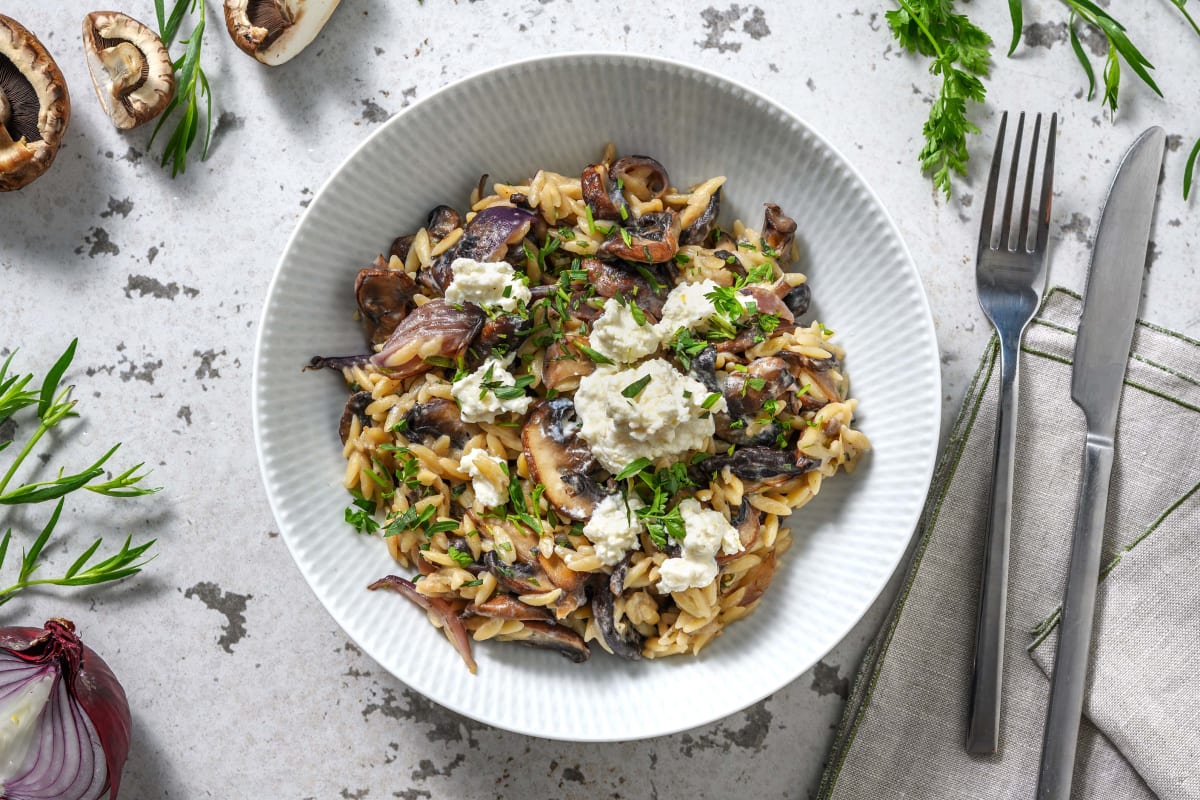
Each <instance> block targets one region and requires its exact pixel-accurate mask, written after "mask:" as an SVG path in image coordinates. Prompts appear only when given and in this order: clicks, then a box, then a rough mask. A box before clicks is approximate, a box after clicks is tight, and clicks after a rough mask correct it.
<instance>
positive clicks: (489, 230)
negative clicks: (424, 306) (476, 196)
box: [417, 206, 537, 294]
mask: <svg viewBox="0 0 1200 800" xmlns="http://www.w3.org/2000/svg"><path fill="white" fill-rule="evenodd" d="M535 219H537V215H535V214H534V213H533V212H530V211H526V210H525V209H523V208H515V207H513V206H488V207H487V208H485V209H483V210H482V211H480V212H479V213H478V214H476V215H475V216H474V217H473V218H472V219H471V221H470V222H468V223H467V227H466V228H464V229H463V235H462V238H461V239H459V240H458V243H457V244H455V245H454V246H453V247H451V248H450V249H449V250H447V251H446V252H445V253H443V254H442V255H440V256H438V258H437V260H436V261H434V262H433V264H431V265H430V267H429V269H427V270H422V274H420V275H418V276H417V277H418V280H420V281H421V282H422V283H424V284H425V285H426V286H427V287H429V288H431V289H436V290H437V291H438V292H439V293H442V294H444V293H445V292H446V287H447V286H449V285H450V281H452V280H454V272H453V270H452V269H451V268H450V265H451V264H453V263H454V259H456V258H470V259H473V260H475V261H499V260H500V259H502V258H504V256H505V255H506V254H507V252H508V246H509V245H510V244H516V243H517V242H519V241H521V239H523V238H525V234H526V233H528V232H529V226H530V225H532V224H533V222H534V220H535Z"/></svg>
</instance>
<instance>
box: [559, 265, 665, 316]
mask: <svg viewBox="0 0 1200 800" xmlns="http://www.w3.org/2000/svg"><path fill="white" fill-rule="evenodd" d="M579 266H580V268H581V269H585V270H587V274H588V283H589V284H590V285H591V286H592V287H593V288H594V289H595V290H596V294H597V295H599V296H600V297H604V298H609V297H622V298H625V299H626V300H632V301H633V302H635V303H637V306H638V308H640V309H641V310H642V311H644V312H646V313H647V314H649V315H650V316H652V317H654V320H653V321H654V322H657V321H658V319H659V318H660V317H661V316H662V310H663V303H665V302H666V298H667V291H668V287H669V286H671V285H673V284H672V281H671V279H670V276H668V275H667V274H666V271H665V270H664V269H663V268H662V266H661V265H657V264H654V265H650V266H641V265H633V264H621V263H620V262H612V261H601V260H600V259H598V258H585V259H584V260H583V262H582V263H581V264H580V265H579ZM638 266H641V269H640V270H639V269H638ZM643 271H644V272H645V273H646V274H644V275H643V274H642V272H643Z"/></svg>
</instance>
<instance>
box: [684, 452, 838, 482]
mask: <svg viewBox="0 0 1200 800" xmlns="http://www.w3.org/2000/svg"><path fill="white" fill-rule="evenodd" d="M820 465H821V462H819V461H817V460H815V459H812V458H809V457H808V456H805V455H803V454H802V453H796V454H793V453H789V452H788V451H786V450H777V449H775V448H773V447H742V448H739V449H737V450H734V451H733V453H732V454H726V453H718V454H717V455H715V456H709V457H708V458H706V459H704V460H703V461H701V462H700V463H698V464H694V465H692V466H691V467H689V468H688V477H689V478H691V479H692V481H693V482H695V483H697V484H700V485H702V486H703V485H705V484H707V483H708V481H709V478H710V476H712V475H713V474H714V473H717V472H720V471H721V470H723V469H725V468H726V467H728V468H729V471H730V472H731V473H732V474H733V475H735V476H737V477H738V478H740V479H741V480H742V481H744V482H746V483H747V487H746V488H747V490H752V488H753V489H756V488H759V487H761V486H772V485H775V484H779V483H783V482H784V481H786V480H788V479H789V478H794V477H795V476H797V475H803V474H804V473H806V472H810V471H812V470H814V469H816V468H817V467H819V466H820Z"/></svg>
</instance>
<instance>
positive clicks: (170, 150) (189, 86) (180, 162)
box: [150, 0, 213, 178]
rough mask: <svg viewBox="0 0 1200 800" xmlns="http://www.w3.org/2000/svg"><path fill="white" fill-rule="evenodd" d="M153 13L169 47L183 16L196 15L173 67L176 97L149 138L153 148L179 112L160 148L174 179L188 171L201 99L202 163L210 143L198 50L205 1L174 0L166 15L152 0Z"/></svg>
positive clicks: (208, 96) (208, 99) (208, 97)
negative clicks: (184, 47) (159, 136)
mask: <svg viewBox="0 0 1200 800" xmlns="http://www.w3.org/2000/svg"><path fill="white" fill-rule="evenodd" d="M154 11H155V16H156V18H157V20H158V27H159V36H160V37H161V38H162V40H163V43H164V44H165V45H166V46H167V47H168V48H170V46H171V44H172V43H173V42H174V41H175V36H176V34H177V33H178V32H179V26H180V24H181V23H182V21H183V17H184V15H185V14H186V13H188V12H190V13H193V14H196V13H198V14H199V18H198V19H197V21H196V25H195V27H194V28H192V31H191V33H190V34H189V35H188V38H187V39H185V40H183V41H184V44H186V45H187V49H186V50H185V51H184V54H183V55H182V56H180V57H179V59H178V60H176V61H175V64H174V66H175V73H176V77H175V85H176V91H175V96H174V97H173V98H171V102H170V103H169V104H167V107H166V109H165V110H164V111H163V113H162V115H161V116H160V117H159V120H158V123H157V124H156V125H155V126H154V132H153V133H152V134H151V135H150V145H151V146H153V144H154V140H155V138H157V137H158V132H159V131H160V130H161V129H162V127H163V125H165V124H166V122H167V120H168V119H170V118H171V117H172V116H174V115H175V112H176V111H178V112H180V113H179V117H178V119H177V120H176V123H175V129H174V130H173V131H172V132H171V135H170V137H169V138H168V139H167V144H166V145H165V146H164V147H163V155H162V165H163V166H164V167H165V166H166V165H167V164H168V163H170V164H171V177H172V178H174V177H176V176H177V175H179V173H181V172H184V171H186V170H187V156H188V151H189V150H191V148H192V145H193V144H194V143H195V141H196V134H197V132H198V131H199V126H200V116H201V112H200V100H201V99H203V100H204V106H205V110H204V114H203V116H204V124H205V132H204V148H203V150H202V152H201V156H200V160H201V161H203V160H204V159H206V158H208V146H209V144H210V142H211V140H212V124H213V117H212V89H211V87H210V86H209V83H208V76H206V75H205V74H204V70H203V69H202V68H201V67H200V49H201V46H202V45H203V43H204V17H205V3H204V0H176V2H175V5H174V6H172V8H171V13H170V14H169V15H168V14H166V9H165V7H164V0H154Z"/></svg>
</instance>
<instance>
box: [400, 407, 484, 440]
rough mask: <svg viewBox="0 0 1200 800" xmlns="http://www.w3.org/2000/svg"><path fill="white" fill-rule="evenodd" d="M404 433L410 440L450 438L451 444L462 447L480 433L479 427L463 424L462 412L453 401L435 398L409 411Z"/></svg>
mask: <svg viewBox="0 0 1200 800" xmlns="http://www.w3.org/2000/svg"><path fill="white" fill-rule="evenodd" d="M404 431H405V434H406V435H407V436H408V437H409V438H410V439H411V438H414V437H418V436H431V437H433V438H435V439H436V438H437V437H439V436H449V437H450V443H451V444H453V445H454V446H455V447H462V446H463V445H464V444H466V443H467V442H468V441H469V440H470V439H471V437H472V436H474V435H475V434H476V433H477V432H478V427H477V426H475V425H473V424H471V423H469V422H463V418H462V412H461V411H459V408H458V406H457V405H456V404H455V402H454V401H453V400H447V399H446V398H444V397H433V398H430V399H429V400H428V401H427V402H424V403H417V404H416V405H414V406H413V407H412V408H411V409H409V411H408V413H407V414H405V415H404Z"/></svg>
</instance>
